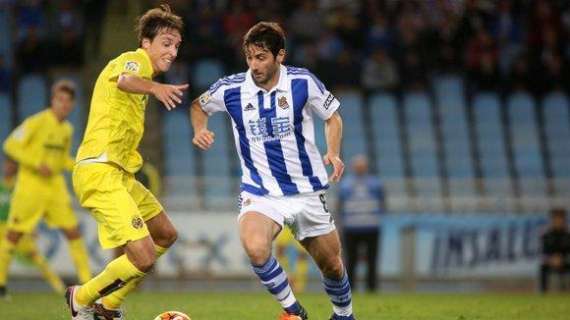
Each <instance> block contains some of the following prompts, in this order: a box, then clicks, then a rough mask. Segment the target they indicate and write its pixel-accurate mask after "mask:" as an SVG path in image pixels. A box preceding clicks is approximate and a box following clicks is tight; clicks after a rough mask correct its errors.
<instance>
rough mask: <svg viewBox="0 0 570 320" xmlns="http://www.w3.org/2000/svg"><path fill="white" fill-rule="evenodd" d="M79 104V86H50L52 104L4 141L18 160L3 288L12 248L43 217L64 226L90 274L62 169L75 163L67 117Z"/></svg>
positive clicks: (4, 246) (79, 266)
mask: <svg viewBox="0 0 570 320" xmlns="http://www.w3.org/2000/svg"><path fill="white" fill-rule="evenodd" d="M74 103H75V86H74V85H73V83H71V82H69V81H66V80H62V81H58V82H56V83H55V84H54V85H53V86H52V90H51V106H50V107H49V108H47V109H46V110H44V111H41V112H39V113H37V114H35V115H32V116H31V117H29V118H27V119H26V120H25V121H24V122H23V123H22V124H21V125H20V126H19V127H18V128H16V130H14V132H12V133H11V134H10V136H9V137H8V139H6V141H5V142H4V152H5V153H6V154H7V155H8V156H9V157H10V158H11V159H13V160H14V161H16V162H17V163H18V165H19V172H18V177H17V180H16V186H15V189H14V193H13V195H12V201H11V205H10V211H9V215H8V224H7V232H6V237H5V241H2V243H1V244H0V287H5V285H6V279H7V273H8V268H9V266H10V262H11V260H12V255H13V252H14V248H15V247H16V246H17V245H18V243H19V241H20V240H21V239H22V237H23V236H24V235H27V234H31V233H32V232H34V230H35V229H36V226H37V225H38V223H39V222H40V219H42V218H44V219H45V221H46V222H47V224H48V226H50V227H55V228H58V229H60V230H62V231H63V233H64V235H65V237H66V238H67V241H68V244H69V252H70V254H71V257H72V260H73V263H74V264H75V268H76V270H77V275H78V278H79V281H80V282H87V281H88V280H89V279H90V278H91V271H90V270H89V257H88V255H87V249H86V247H85V243H84V242H83V239H82V237H81V233H80V231H79V228H78V223H77V218H76V217H75V214H74V213H73V211H72V209H71V198H70V196H69V192H68V191H67V186H66V185H65V178H64V176H63V171H64V170H71V169H72V168H73V159H72V158H71V157H70V156H69V153H70V149H71V139H72V136H73V135H72V131H73V128H72V126H71V124H70V123H69V122H68V121H67V120H66V119H67V117H68V115H69V114H70V113H71V111H72V110H73V106H74Z"/></svg>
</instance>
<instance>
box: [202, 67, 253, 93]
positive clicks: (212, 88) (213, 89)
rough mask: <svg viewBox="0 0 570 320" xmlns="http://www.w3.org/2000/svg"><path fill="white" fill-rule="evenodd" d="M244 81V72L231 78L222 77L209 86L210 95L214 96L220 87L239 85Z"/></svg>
mask: <svg viewBox="0 0 570 320" xmlns="http://www.w3.org/2000/svg"><path fill="white" fill-rule="evenodd" d="M244 81H245V72H242V73H238V74H233V75H231V76H227V77H223V78H222V79H220V80H218V81H216V82H215V83H214V84H213V85H211V86H210V89H209V91H210V94H214V93H215V92H216V91H218V89H219V88H220V87H221V86H224V85H231V84H239V83H242V82H244Z"/></svg>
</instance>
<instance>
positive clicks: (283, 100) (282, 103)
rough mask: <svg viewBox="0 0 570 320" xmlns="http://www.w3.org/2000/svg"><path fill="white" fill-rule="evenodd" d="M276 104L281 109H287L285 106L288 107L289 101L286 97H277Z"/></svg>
mask: <svg viewBox="0 0 570 320" xmlns="http://www.w3.org/2000/svg"><path fill="white" fill-rule="evenodd" d="M277 105H278V106H279V107H280V108H281V109H287V108H289V103H287V98H285V97H280V98H279V99H277Z"/></svg>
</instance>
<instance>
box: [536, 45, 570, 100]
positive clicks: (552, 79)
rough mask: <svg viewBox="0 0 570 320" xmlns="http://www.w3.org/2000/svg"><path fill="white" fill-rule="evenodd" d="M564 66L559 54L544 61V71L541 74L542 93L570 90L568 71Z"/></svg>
mask: <svg viewBox="0 0 570 320" xmlns="http://www.w3.org/2000/svg"><path fill="white" fill-rule="evenodd" d="M565 69H566V66H565V65H563V61H562V58H561V57H560V55H558V54H554V55H551V56H548V57H545V59H544V66H543V70H542V72H541V73H540V76H541V78H542V79H541V80H542V81H541V82H542V89H543V92H542V93H546V92H548V91H562V90H568V81H570V79H569V76H568V70H565Z"/></svg>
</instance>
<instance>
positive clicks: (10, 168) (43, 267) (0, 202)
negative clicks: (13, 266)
mask: <svg viewBox="0 0 570 320" xmlns="http://www.w3.org/2000/svg"><path fill="white" fill-rule="evenodd" d="M3 169H4V170H3V171H4V178H3V179H2V181H0V243H2V242H3V241H7V240H5V239H6V223H7V220H8V213H9V211H10V195H11V193H12V190H13V189H14V185H15V183H16V173H17V172H18V164H17V163H16V162H14V161H12V160H11V159H6V160H5V161H4V166H3ZM14 254H15V256H16V257H17V258H21V259H23V260H24V262H26V263H29V264H33V265H34V266H36V267H37V268H38V269H39V270H40V272H41V273H42V276H43V277H44V278H45V279H46V281H47V282H48V283H49V284H50V286H51V287H52V289H53V290H54V291H55V292H57V293H61V294H63V291H64V290H65V286H64V285H63V281H61V278H60V277H59V276H58V275H57V274H56V273H55V272H53V270H52V269H51V268H50V266H49V264H48V263H47V261H46V259H45V257H44V256H43V255H42V254H41V252H40V251H39V250H38V247H37V245H36V241H35V234H34V233H28V234H24V235H23V236H22V238H20V241H18V245H17V246H16V247H15V248H14ZM1 297H5V298H7V297H9V296H8V295H7V293H6V288H5V287H0V298H1Z"/></svg>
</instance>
